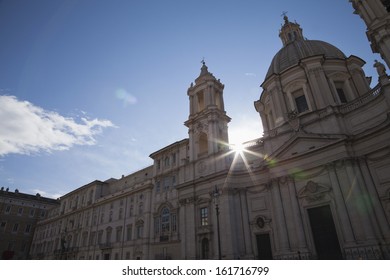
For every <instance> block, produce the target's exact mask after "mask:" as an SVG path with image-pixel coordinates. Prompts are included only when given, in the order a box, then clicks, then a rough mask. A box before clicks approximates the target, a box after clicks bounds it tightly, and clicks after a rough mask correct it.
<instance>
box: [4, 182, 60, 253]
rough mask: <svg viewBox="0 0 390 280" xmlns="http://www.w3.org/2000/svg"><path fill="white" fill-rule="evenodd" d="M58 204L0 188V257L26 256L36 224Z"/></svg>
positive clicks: (47, 199) (37, 196)
mask: <svg viewBox="0 0 390 280" xmlns="http://www.w3.org/2000/svg"><path fill="white" fill-rule="evenodd" d="M57 205H59V202H58V201H57V200H55V199H50V198H45V197H42V196H41V195H39V194H36V195H30V194H24V193H20V192H19V191H18V190H17V189H16V190H15V192H11V191H9V189H8V188H7V189H4V187H2V188H1V189H0V259H2V260H6V259H18V260H23V259H28V258H29V257H30V256H29V251H30V246H31V243H32V239H33V236H34V231H35V226H36V224H37V222H38V221H39V220H42V219H45V218H46V216H47V213H48V211H49V209H51V208H53V207H55V206H57Z"/></svg>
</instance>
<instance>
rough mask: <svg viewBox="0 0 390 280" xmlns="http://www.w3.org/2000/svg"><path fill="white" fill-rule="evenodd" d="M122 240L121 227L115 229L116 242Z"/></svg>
mask: <svg viewBox="0 0 390 280" xmlns="http://www.w3.org/2000/svg"><path fill="white" fill-rule="evenodd" d="M121 240H122V227H117V228H116V242H121Z"/></svg>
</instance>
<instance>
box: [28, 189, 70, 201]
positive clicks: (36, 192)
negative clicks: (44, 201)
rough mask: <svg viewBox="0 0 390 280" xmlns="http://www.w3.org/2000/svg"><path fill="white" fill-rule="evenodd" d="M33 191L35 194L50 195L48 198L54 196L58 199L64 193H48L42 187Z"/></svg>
mask: <svg viewBox="0 0 390 280" xmlns="http://www.w3.org/2000/svg"><path fill="white" fill-rule="evenodd" d="M33 193H35V194H38V193H39V195H40V196H43V197H48V198H54V199H57V198H59V197H61V196H63V195H64V194H62V193H48V192H45V191H43V190H40V189H34V190H33Z"/></svg>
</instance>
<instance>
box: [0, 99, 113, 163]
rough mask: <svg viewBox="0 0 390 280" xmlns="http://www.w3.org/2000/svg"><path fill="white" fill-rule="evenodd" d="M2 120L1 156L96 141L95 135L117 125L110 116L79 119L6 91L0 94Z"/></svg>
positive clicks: (0, 132)
mask: <svg viewBox="0 0 390 280" xmlns="http://www.w3.org/2000/svg"><path fill="white" fill-rule="evenodd" d="M0 120H1V122H0V156H4V155H7V154H12V153H13V154H27V155H28V154H31V153H37V152H41V151H45V152H51V151H55V150H68V149H69V148H71V147H72V146H74V145H94V144H95V143H96V139H95V138H94V136H95V135H97V134H100V133H101V132H102V129H103V128H107V127H114V125H113V123H112V122H111V121H109V120H99V119H88V118H86V117H83V118H81V119H80V120H78V121H76V120H75V119H73V118H67V117H64V116H61V115H60V114H58V113H57V112H53V111H47V110H44V109H43V108H40V107H38V106H35V105H34V104H32V103H30V102H28V101H20V100H18V99H17V98H16V97H15V96H7V95H0Z"/></svg>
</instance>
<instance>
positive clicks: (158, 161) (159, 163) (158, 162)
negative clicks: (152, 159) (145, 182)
mask: <svg viewBox="0 0 390 280" xmlns="http://www.w3.org/2000/svg"><path fill="white" fill-rule="evenodd" d="M156 163H157V169H158V170H160V168H161V160H159V159H158V160H157V162H156Z"/></svg>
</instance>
